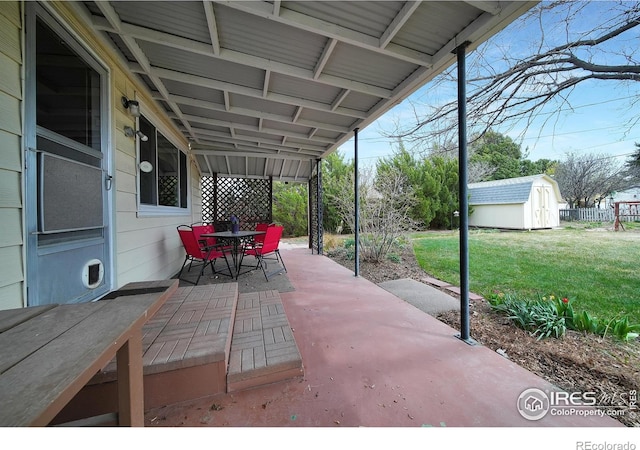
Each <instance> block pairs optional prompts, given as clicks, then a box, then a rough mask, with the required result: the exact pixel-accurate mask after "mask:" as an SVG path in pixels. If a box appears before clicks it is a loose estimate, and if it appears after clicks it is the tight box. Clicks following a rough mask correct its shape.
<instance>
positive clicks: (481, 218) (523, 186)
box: [469, 174, 562, 230]
mask: <svg viewBox="0 0 640 450" xmlns="http://www.w3.org/2000/svg"><path fill="white" fill-rule="evenodd" d="M469 195H470V199H469V205H470V209H471V211H472V212H471V214H470V216H469V226H472V227H485V228H505V229H514V230H532V229H541V228H553V227H557V226H559V225H560V217H559V213H558V209H559V203H560V202H561V201H562V197H561V195H560V189H559V188H558V183H556V181H555V180H554V179H553V178H551V177H549V176H548V175H544V174H542V175H531V176H527V177H519V178H508V179H506V180H496V181H485V182H482V183H471V184H469Z"/></svg>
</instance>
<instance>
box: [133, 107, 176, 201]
mask: <svg viewBox="0 0 640 450" xmlns="http://www.w3.org/2000/svg"><path fill="white" fill-rule="evenodd" d="M139 121H140V122H139V127H140V131H141V132H142V133H143V134H144V135H145V136H147V138H148V139H147V140H146V141H143V140H141V139H140V140H139V145H140V161H139V162H140V165H139V166H140V170H139V174H140V204H141V206H142V205H149V206H156V207H171V208H183V209H186V208H187V156H186V155H185V154H184V153H182V152H181V151H180V150H178V148H177V147H176V146H175V145H173V144H172V143H171V142H170V141H169V139H167V138H166V137H164V136H163V135H162V133H160V132H159V131H158V130H157V129H156V127H154V126H153V125H152V124H151V122H149V121H148V120H147V119H146V118H144V117H140V119H139ZM141 209H145V208H141ZM147 211H149V210H148V209H147Z"/></svg>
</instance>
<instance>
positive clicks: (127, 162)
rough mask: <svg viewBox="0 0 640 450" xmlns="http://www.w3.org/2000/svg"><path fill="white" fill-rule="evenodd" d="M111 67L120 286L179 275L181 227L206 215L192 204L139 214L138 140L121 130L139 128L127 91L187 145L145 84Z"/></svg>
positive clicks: (195, 183) (195, 179)
mask: <svg viewBox="0 0 640 450" xmlns="http://www.w3.org/2000/svg"><path fill="white" fill-rule="evenodd" d="M111 71H112V74H111V75H112V98H111V101H112V104H113V106H114V119H113V120H114V134H113V139H114V143H115V167H116V171H115V177H114V187H115V190H116V198H115V211H116V212H115V214H116V223H115V227H116V246H115V272H116V284H117V287H121V286H123V285H125V284H126V283H129V282H132V281H145V280H158V279H166V278H170V277H171V276H173V275H175V274H176V273H177V272H178V270H179V269H180V266H181V265H182V262H183V261H184V250H183V248H182V243H181V242H180V239H179V237H178V233H177V231H176V227H177V226H178V225H182V224H190V223H193V222H196V221H199V220H201V219H200V216H199V214H198V213H199V211H200V208H199V206H198V208H193V207H192V208H191V214H190V215H185V214H180V215H166V216H148V215H147V216H145V215H141V214H139V213H138V200H137V199H138V194H137V189H138V188H137V186H138V180H137V175H138V173H139V172H138V168H137V165H136V141H135V140H134V139H131V138H128V137H126V136H125V135H124V133H123V132H122V129H123V127H124V126H126V125H128V126H130V127H133V128H135V122H134V120H133V118H132V117H131V116H130V115H129V114H128V112H127V111H125V109H124V107H123V106H122V104H121V102H120V98H121V97H122V96H123V95H124V96H126V97H127V98H136V99H138V100H139V101H140V104H141V110H142V114H143V115H144V116H145V117H147V118H148V119H149V120H150V121H151V122H152V123H153V124H154V125H155V126H156V127H157V128H158V130H159V131H160V132H162V134H164V135H165V136H167V137H169V138H171V140H172V141H174V143H176V144H177V145H178V148H180V149H181V150H183V151H184V150H186V149H187V144H186V142H185V141H184V139H183V138H182V136H180V135H179V134H177V133H176V132H175V130H173V129H172V128H171V127H169V126H167V122H166V117H164V116H163V115H162V113H160V112H159V111H158V110H156V109H155V108H154V107H153V102H152V101H151V100H150V99H149V98H148V97H146V96H145V95H144V93H143V92H142V89H141V87H140V86H137V85H136V84H134V82H133V80H132V79H131V78H130V77H128V76H127V75H126V74H125V73H124V72H123V71H122V70H120V69H119V68H118V67H111ZM190 170H191V180H190V186H191V191H190V194H191V196H192V197H193V191H194V190H198V189H199V174H198V171H197V169H195V167H194V165H193V164H191V167H190ZM190 201H191V199H190ZM186 212H187V211H186V210H185V213H186Z"/></svg>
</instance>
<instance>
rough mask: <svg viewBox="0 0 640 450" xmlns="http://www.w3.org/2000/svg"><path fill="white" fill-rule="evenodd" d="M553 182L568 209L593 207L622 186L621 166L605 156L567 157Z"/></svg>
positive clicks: (559, 166)
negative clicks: (556, 183) (556, 184)
mask: <svg viewBox="0 0 640 450" xmlns="http://www.w3.org/2000/svg"><path fill="white" fill-rule="evenodd" d="M555 179H556V181H557V182H558V187H559V188H560V193H561V194H562V196H563V197H564V199H565V200H566V201H567V203H569V207H570V208H577V207H585V208H587V207H591V206H594V204H596V203H599V201H600V200H602V199H603V198H606V197H608V196H609V195H610V194H611V193H612V192H615V191H617V190H619V189H621V188H622V187H623V186H624V185H625V181H624V178H623V175H622V167H621V165H620V164H619V163H617V162H616V161H615V160H614V159H613V158H611V157H609V156H606V155H594V154H587V155H576V154H573V153H569V154H567V155H566V157H565V159H564V160H562V161H560V164H558V167H557V169H556V174H555Z"/></svg>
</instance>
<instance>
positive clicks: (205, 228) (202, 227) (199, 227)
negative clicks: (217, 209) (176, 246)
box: [191, 222, 218, 245]
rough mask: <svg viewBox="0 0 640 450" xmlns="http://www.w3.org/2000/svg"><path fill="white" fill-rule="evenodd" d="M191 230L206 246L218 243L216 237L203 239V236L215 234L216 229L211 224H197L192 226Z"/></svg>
mask: <svg viewBox="0 0 640 450" xmlns="http://www.w3.org/2000/svg"><path fill="white" fill-rule="evenodd" d="M191 229H192V230H193V232H194V233H195V235H196V239H198V241H200V242H202V243H203V244H205V245H216V244H217V243H218V242H217V241H216V238H214V237H208V238H201V235H203V234H207V233H215V232H216V229H215V228H214V226H213V224H211V223H203V222H196V223H192V224H191Z"/></svg>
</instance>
